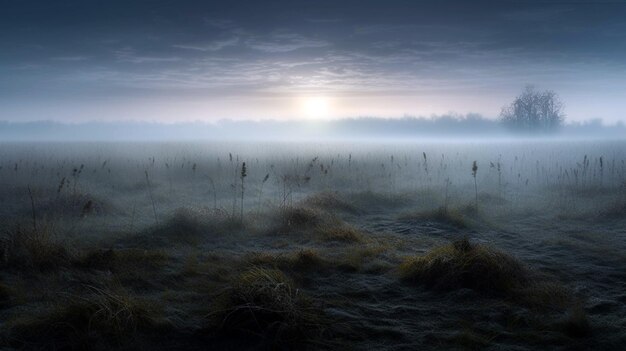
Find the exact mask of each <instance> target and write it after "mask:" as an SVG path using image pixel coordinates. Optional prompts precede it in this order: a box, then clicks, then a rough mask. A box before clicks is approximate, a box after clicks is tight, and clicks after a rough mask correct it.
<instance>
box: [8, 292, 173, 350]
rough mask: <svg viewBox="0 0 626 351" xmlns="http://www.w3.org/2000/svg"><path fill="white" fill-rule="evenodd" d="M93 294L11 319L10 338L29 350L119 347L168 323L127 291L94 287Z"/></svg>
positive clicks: (16, 344) (14, 344) (14, 343)
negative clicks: (42, 311)
mask: <svg viewBox="0 0 626 351" xmlns="http://www.w3.org/2000/svg"><path fill="white" fill-rule="evenodd" d="M92 290H93V294H92V295H90V296H89V297H84V298H75V299H74V300H73V301H71V302H66V303H65V304H60V305H57V306H56V307H54V308H52V309H51V310H49V311H47V312H45V313H43V314H40V315H34V316H22V317H19V318H18V319H16V320H13V321H10V322H9V330H8V338H7V339H8V340H9V342H10V344H11V345H12V346H14V347H19V348H28V349H54V350H86V349H92V348H93V345H100V347H105V348H115V347H119V346H121V345H124V346H128V345H129V344H132V341H133V339H134V338H135V337H136V335H137V333H138V332H139V333H141V332H150V331H154V330H159V329H163V328H164V327H165V326H166V324H164V322H163V321H161V320H160V319H158V318H157V317H156V314H155V312H154V311H153V309H151V307H150V306H148V305H146V304H144V303H142V302H140V301H138V300H136V299H133V298H131V297H129V296H127V295H124V294H114V293H112V292H109V291H105V290H100V289H97V288H92Z"/></svg>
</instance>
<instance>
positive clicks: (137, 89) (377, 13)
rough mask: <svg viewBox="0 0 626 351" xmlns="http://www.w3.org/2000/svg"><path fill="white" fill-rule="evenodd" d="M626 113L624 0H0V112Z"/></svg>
mask: <svg viewBox="0 0 626 351" xmlns="http://www.w3.org/2000/svg"><path fill="white" fill-rule="evenodd" d="M529 84H532V85H534V86H535V87H537V88H538V89H551V90H554V91H556V92H557V93H558V94H559V96H560V98H561V100H562V101H563V103H564V105H565V108H566V110H565V112H566V114H567V116H568V117H567V118H568V120H569V121H583V120H589V119H592V118H601V119H602V120H603V121H605V122H606V123H615V122H619V121H622V122H624V121H626V115H625V114H624V111H626V1H602V0H598V1H539V0H533V1H522V0H518V1H506V0H500V1H481V0H477V1H466V0H463V1H450V0H438V1H419V0H384V1H382V0H381V1H374V0H345V1H340V0H334V1H327V0H317V1H313V0H310V1H302V0H289V1H238V0H230V1H223V2H221V1H206V0H205V1H164V0H152V1H148V0H134V1H128V0H127V1H118V0H99V1H96V0H73V1H68V0H55V1H49V0H47V1H33V0H0V121H35V120H53V121H60V122H85V121H129V120H132V121H156V122H168V123H169V122H179V121H209V122H211V121H218V120H221V119H235V120H237V119H247V120H248V119H249V120H263V119H279V120H293V119H317V118H327V119H333V118H343V117H359V116H374V117H403V116H431V115H441V114H448V113H458V114H467V113H478V114H482V115H484V116H486V117H488V118H496V117H497V116H498V113H499V111H500V109H501V108H502V106H504V105H506V104H508V103H510V102H511V100H512V99H513V98H514V97H515V96H516V95H517V94H518V93H520V92H521V91H522V90H523V88H524V87H525V86H526V85H529Z"/></svg>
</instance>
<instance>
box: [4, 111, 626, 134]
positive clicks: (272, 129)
mask: <svg viewBox="0 0 626 351" xmlns="http://www.w3.org/2000/svg"><path fill="white" fill-rule="evenodd" d="M509 136H511V134H510V133H509V132H508V131H507V130H506V129H505V128H504V127H503V126H502V125H501V123H499V122H498V121H497V120H494V119H488V118H485V117H482V116H480V115H476V114H468V115H444V116H433V117H404V118H394V119H391V118H390V119H387V118H376V117H360V118H346V119H338V120H328V121H311V120H289V121H279V120H263V121H248V120H246V121H235V120H221V121H219V122H216V123H209V122H180V123H158V122H84V123H74V124H70V123H61V122H53V121H37V122H1V121H0V140H1V141H65V140H67V141H89V140H91V141H119V140H125V141H129V140H155V141H158V140H316V139H370V138H376V139H403V140H410V139H423V138H446V137H450V138H464V137H466V138H502V137H509ZM524 137H528V135H524ZM542 137H545V136H542ZM550 137H557V138H562V137H576V138H586V137H589V138H604V137H610V138H622V137H626V127H625V126H624V125H623V124H621V123H619V124H616V125H612V126H606V125H603V124H602V122H601V121H600V120H599V119H596V120H590V121H588V122H584V123H569V124H567V123H566V124H565V126H564V127H563V128H562V129H561V130H560V131H559V133H557V134H554V135H552V136H550Z"/></svg>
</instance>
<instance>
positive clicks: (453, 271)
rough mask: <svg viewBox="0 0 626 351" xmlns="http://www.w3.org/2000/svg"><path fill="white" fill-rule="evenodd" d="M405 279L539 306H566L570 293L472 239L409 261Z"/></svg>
mask: <svg viewBox="0 0 626 351" xmlns="http://www.w3.org/2000/svg"><path fill="white" fill-rule="evenodd" d="M399 273H400V276H401V278H402V279H403V280H405V281H408V282H413V283H419V284H424V285H426V286H428V287H431V288H434V289H437V290H444V291H450V290H457V289H462V288H468V289H473V290H475V291H478V292H480V293H484V294H487V295H496V296H502V297H509V298H513V299H517V300H518V301H520V302H523V303H525V304H528V305H533V306H537V307H562V306H563V305H566V304H567V303H569V302H570V297H569V294H568V293H567V292H566V290H565V289H564V288H562V287H561V286H560V285H559V284H557V283H554V282H549V281H546V280H545V279H541V278H540V277H539V276H537V275H534V274H532V273H531V271H530V270H529V269H528V268H526V267H525V266H524V265H523V264H522V263H520V262H519V261H517V260H516V259H514V258H513V257H511V256H509V255H507V254H505V253H503V252H501V251H498V250H495V249H493V248H490V247H487V246H483V245H478V244H474V243H471V242H470V241H469V240H468V239H461V240H457V241H455V242H453V243H451V244H448V245H444V246H440V247H436V248H434V249H433V250H431V251H430V252H428V253H427V254H425V255H423V256H415V257H410V258H407V259H406V260H405V261H404V262H402V263H401V265H400V267H399Z"/></svg>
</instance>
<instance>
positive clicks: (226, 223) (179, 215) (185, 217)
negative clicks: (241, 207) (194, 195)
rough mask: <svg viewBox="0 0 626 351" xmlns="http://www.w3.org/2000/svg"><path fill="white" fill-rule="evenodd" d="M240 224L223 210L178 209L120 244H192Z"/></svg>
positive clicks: (153, 245)
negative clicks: (160, 221) (162, 220)
mask: <svg viewBox="0 0 626 351" xmlns="http://www.w3.org/2000/svg"><path fill="white" fill-rule="evenodd" d="M241 227H242V224H241V222H240V221H239V220H235V219H233V218H231V217H229V216H227V215H225V214H224V213H222V212H215V211H211V210H204V209H190V208H180V209H178V210H176V211H175V212H174V214H173V215H172V216H171V217H169V218H167V219H166V220H165V221H164V222H162V223H159V224H158V225H154V226H152V227H150V228H148V229H146V230H144V231H143V232H141V233H139V234H137V235H135V236H133V237H130V238H125V239H123V240H122V241H123V242H121V243H120V244H122V246H126V247H128V246H130V247H141V248H146V247H148V248H150V247H170V246H172V245H176V244H181V245H192V246H195V245H198V244H200V243H201V242H202V241H203V240H205V239H206V238H207V237H209V236H211V235H215V234H221V233H233V232H236V231H237V230H239V229H241Z"/></svg>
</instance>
